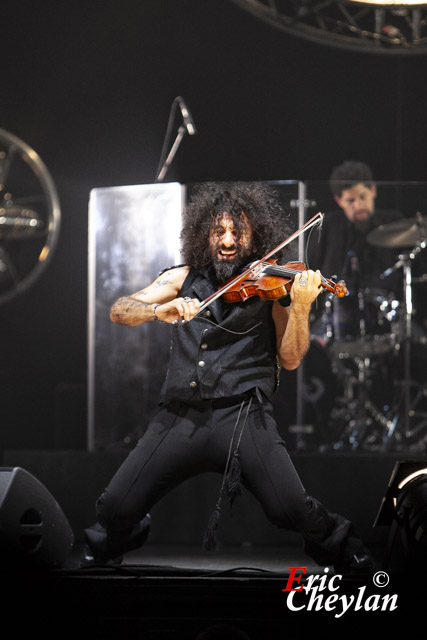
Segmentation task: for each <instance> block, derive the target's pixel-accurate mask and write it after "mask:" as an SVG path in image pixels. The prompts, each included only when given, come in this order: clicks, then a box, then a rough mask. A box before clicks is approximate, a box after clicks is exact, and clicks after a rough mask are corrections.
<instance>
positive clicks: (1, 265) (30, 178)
mask: <svg viewBox="0 0 427 640" xmlns="http://www.w3.org/2000/svg"><path fill="white" fill-rule="evenodd" d="M60 220H61V209H60V205H59V199H58V194H57V192H56V188H55V185H54V182H53V180H52V177H51V175H50V173H49V171H48V170H47V168H46V166H45V164H44V163H43V161H42V160H41V158H40V157H39V155H38V154H37V153H36V152H35V151H34V149H32V148H31V147H30V146H29V145H27V144H26V143H25V142H23V141H22V140H20V139H19V138H17V137H16V136H15V135H13V134H12V133H9V132H8V131H6V130H5V129H0V304H1V303H4V302H8V301H9V300H11V299H12V298H14V297H15V296H17V295H18V294H20V293H23V292H24V291H26V290H27V289H28V287H30V286H31V285H32V284H33V283H34V282H35V281H36V280H37V279H38V278H39V276H40V275H41V274H42V272H43V271H44V269H45V268H46V266H47V265H48V263H49V261H50V259H51V257H52V253H53V250H54V248H55V246H56V244H57V240H58V234H59V229H60Z"/></svg>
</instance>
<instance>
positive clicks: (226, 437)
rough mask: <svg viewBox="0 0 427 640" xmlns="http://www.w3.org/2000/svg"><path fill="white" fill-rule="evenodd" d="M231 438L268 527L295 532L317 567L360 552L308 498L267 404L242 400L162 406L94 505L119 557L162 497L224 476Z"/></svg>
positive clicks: (353, 537)
mask: <svg viewBox="0 0 427 640" xmlns="http://www.w3.org/2000/svg"><path fill="white" fill-rule="evenodd" d="M248 408H249V410H248ZM247 411H248V413H247V419H246V412H247ZM236 424H237V429H236V430H235V433H234V442H231V440H232V436H233V432H234V429H235V426H236ZM243 425H244V429H243V431H242V426H243ZM238 440H240V441H239V445H238V450H239V459H240V469H241V477H242V482H243V485H244V487H245V488H246V489H247V490H248V491H250V492H251V493H252V494H253V495H254V496H255V497H256V498H257V499H258V501H259V502H260V504H261V506H262V508H263V510H264V512H265V514H266V516H267V518H268V519H269V520H270V521H271V522H272V523H273V524H275V525H277V526H278V527H282V528H284V529H288V530H291V531H297V532H300V533H301V534H302V536H303V538H304V540H305V548H306V551H307V553H308V554H309V555H311V556H312V557H313V558H314V560H315V561H316V562H318V563H319V564H336V563H337V562H338V563H342V562H346V559H350V557H352V556H353V554H354V553H356V552H358V551H361V550H362V549H363V544H362V542H361V540H360V539H359V537H358V536H357V534H356V532H355V531H354V529H353V526H352V524H351V523H350V522H349V521H348V520H346V519H345V518H343V517H342V516H339V515H337V514H331V513H329V512H328V511H327V510H326V509H325V508H324V507H323V506H322V505H321V504H320V503H319V502H318V501H317V500H315V499H314V498H312V497H310V496H308V495H307V493H306V491H305V489H304V487H303V485H302V483H301V481H300V478H299V476H298V474H297V472H296V470H295V468H294V466H293V464H292V461H291V459H290V457H289V455H288V453H287V450H286V447H285V443H284V442H283V440H282V439H281V438H280V436H279V434H278V431H277V428H276V423H275V420H274V418H273V414H272V407H271V405H270V404H268V403H266V402H265V401H263V402H260V398H259V397H258V398H257V397H256V396H254V401H253V402H252V404H250V403H249V400H248V399H246V400H245V401H244V402H243V405H242V403H241V402H239V401H238V402H237V403H236V402H233V401H230V402H227V401H213V402H207V403H205V405H204V406H202V407H192V406H188V405H185V404H181V403H172V404H170V405H165V406H163V407H162V408H161V409H160V410H159V412H158V413H157V415H156V416H155V417H154V419H153V420H152V421H151V422H150V425H149V427H148V429H147V431H146V433H145V435H144V436H143V437H142V438H141V440H140V441H139V442H138V444H137V446H136V447H135V449H134V450H133V451H132V452H131V453H130V454H129V456H128V457H127V459H126V460H125V461H124V462H123V464H122V466H121V467H120V468H119V470H118V471H117V473H116V474H115V476H114V477H113V479H112V480H111V482H110V484H109V485H108V487H107V488H106V489H105V491H104V492H103V494H102V495H101V496H100V498H99V499H98V502H97V517H98V522H99V523H100V524H101V525H102V527H103V528H105V530H106V531H107V532H108V535H110V536H114V538H115V540H116V542H117V540H119V539H120V536H122V539H123V546H122V550H123V552H125V551H126V544H127V543H126V537H127V535H128V534H129V532H130V531H131V529H132V527H133V526H134V525H135V524H136V523H137V522H139V521H140V520H141V519H142V518H143V517H144V516H145V514H147V513H148V512H149V511H150V510H151V508H152V507H153V505H155V504H156V503H157V502H158V501H159V500H160V499H161V498H162V496H164V495H165V494H166V493H167V492H168V491H170V490H171V489H173V488H174V487H176V486H177V485H178V484H179V483H181V482H183V481H184V480H186V479H188V478H190V477H192V476H194V475H196V474H199V473H202V472H212V471H216V472H218V473H220V474H224V470H225V468H226V464H227V459H228V457H229V455H230V452H233V451H234V450H235V449H236V447H237V441H238ZM119 546H120V545H119ZM115 548H116V549H117V544H115Z"/></svg>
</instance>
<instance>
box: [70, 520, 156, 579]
mask: <svg viewBox="0 0 427 640" xmlns="http://www.w3.org/2000/svg"><path fill="white" fill-rule="evenodd" d="M150 525H151V518H150V515H149V514H148V513H147V515H146V516H145V518H143V520H141V521H140V522H138V523H137V524H136V525H134V526H133V527H132V529H130V530H126V531H112V530H111V529H110V530H108V531H107V530H106V529H105V528H104V527H102V526H101V525H100V524H98V523H96V524H94V525H93V526H92V527H89V528H88V529H85V537H86V543H87V544H86V545H85V547H84V549H83V552H82V555H81V558H80V567H88V566H93V565H110V566H111V565H112V566H114V565H119V564H121V562H122V560H123V555H124V554H125V553H128V552H129V551H133V550H134V549H138V548H139V547H141V546H142V545H143V544H144V542H145V541H146V540H147V538H148V534H149V533H150Z"/></svg>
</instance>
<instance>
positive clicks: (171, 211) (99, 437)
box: [88, 183, 185, 450]
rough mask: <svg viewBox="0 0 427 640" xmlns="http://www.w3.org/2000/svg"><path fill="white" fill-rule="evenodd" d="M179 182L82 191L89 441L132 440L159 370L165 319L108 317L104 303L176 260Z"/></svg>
mask: <svg viewBox="0 0 427 640" xmlns="http://www.w3.org/2000/svg"><path fill="white" fill-rule="evenodd" d="M184 193H185V188H184V187H183V186H182V185H180V184H178V183H168V184H148V185H131V186H119V187H107V188H97V189H93V190H92V191H91V193H90V199H89V247H88V250H89V290H88V295H89V300H88V309H89V322H88V352H89V353H88V357H89V371H88V376H89V379H88V415H89V418H88V449H89V450H100V449H115V448H123V447H126V446H132V445H133V444H134V443H135V441H136V440H137V439H138V438H139V437H140V435H141V434H142V433H143V431H144V429H145V427H146V424H147V422H148V419H149V417H150V415H151V413H152V412H153V410H154V408H155V406H156V403H157V397H158V392H159V389H160V386H161V384H162V381H163V377H164V375H165V372H166V366H167V358H168V351H169V333H170V327H168V326H166V325H158V324H155V323H149V324H148V325H146V326H144V327H132V328H129V327H125V326H121V325H117V324H115V323H113V322H111V320H110V317H109V310H110V307H111V304H112V303H113V302H114V301H115V300H116V299H117V298H118V297H120V296H123V295H128V294H130V293H134V292H135V291H138V290H140V289H143V288H144V287H145V286H146V285H147V284H148V283H149V282H151V281H152V280H154V278H155V277H157V275H158V274H159V272H160V271H161V270H162V269H164V268H166V267H169V266H172V265H174V264H179V263H180V262H181V259H180V252H179V234H180V230H181V213H182V202H183V198H184Z"/></svg>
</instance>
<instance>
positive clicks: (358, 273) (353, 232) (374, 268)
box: [307, 160, 403, 294]
mask: <svg viewBox="0 0 427 640" xmlns="http://www.w3.org/2000/svg"><path fill="white" fill-rule="evenodd" d="M329 185H330V190H331V192H332V195H333V198H334V200H335V202H336V203H337V205H338V206H339V209H338V210H336V211H332V212H329V213H326V215H325V217H324V221H323V228H322V231H321V234H320V238H319V242H317V237H313V238H312V240H311V242H310V244H309V247H308V251H307V261H308V264H309V265H310V267H311V268H315V269H320V271H321V272H322V273H323V274H324V275H325V276H326V277H331V276H333V275H337V276H338V279H343V280H345V282H346V284H347V288H348V290H349V293H350V294H356V293H357V292H358V291H359V290H364V291H365V290H367V289H368V290H370V291H372V292H375V291H376V290H381V291H385V292H389V293H392V292H393V293H396V292H397V293H400V290H401V284H400V281H399V275H398V274H396V273H394V274H393V275H392V276H389V277H387V278H381V275H382V274H383V273H384V271H386V270H387V269H389V268H390V267H391V266H393V265H394V263H395V262H396V251H397V250H393V249H388V248H387V249H385V248H378V247H375V246H372V245H371V244H369V243H368V242H367V236H368V234H369V232H370V231H372V230H373V229H375V228H376V227H378V226H379V225H382V224H387V223H390V222H394V221H396V220H399V219H401V218H403V216H402V215H401V214H400V213H399V212H398V211H393V210H377V209H376V207H375V203H376V197H377V187H376V185H375V183H374V181H373V174H372V170H371V168H370V167H369V166H368V165H367V164H365V163H363V162H356V161H352V160H347V161H346V162H344V163H343V164H341V165H339V166H337V167H335V168H334V169H333V171H332V174H331V177H330V180H329Z"/></svg>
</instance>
